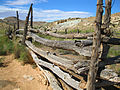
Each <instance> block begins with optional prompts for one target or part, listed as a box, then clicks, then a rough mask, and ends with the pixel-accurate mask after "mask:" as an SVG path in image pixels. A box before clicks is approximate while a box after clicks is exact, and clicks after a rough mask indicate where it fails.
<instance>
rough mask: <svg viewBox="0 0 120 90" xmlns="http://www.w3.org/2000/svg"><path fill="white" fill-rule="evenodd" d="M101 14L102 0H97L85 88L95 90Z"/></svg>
mask: <svg viewBox="0 0 120 90" xmlns="http://www.w3.org/2000/svg"><path fill="white" fill-rule="evenodd" d="M102 14H103V0H97V12H96V20H95V24H96V26H95V32H94V37H93V51H92V56H91V63H90V69H89V73H88V79H87V90H95V83H96V75H97V71H98V58H99V54H100V44H101V24H102Z"/></svg>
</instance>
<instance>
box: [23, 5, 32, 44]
mask: <svg viewBox="0 0 120 90" xmlns="http://www.w3.org/2000/svg"><path fill="white" fill-rule="evenodd" d="M32 5H33V4H31V6H30V9H29V12H28V15H27V17H26V20H25V27H24V33H23V38H22V44H24V45H25V40H26V36H27V31H28V23H29V16H30V12H31V8H32Z"/></svg>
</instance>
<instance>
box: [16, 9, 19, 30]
mask: <svg viewBox="0 0 120 90" xmlns="http://www.w3.org/2000/svg"><path fill="white" fill-rule="evenodd" d="M16 16H17V30H18V29H19V14H18V11H16Z"/></svg>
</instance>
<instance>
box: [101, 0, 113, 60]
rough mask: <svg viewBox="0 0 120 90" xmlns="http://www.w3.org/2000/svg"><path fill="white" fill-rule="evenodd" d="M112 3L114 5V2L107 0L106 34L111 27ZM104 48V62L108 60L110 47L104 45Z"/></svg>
mask: <svg viewBox="0 0 120 90" xmlns="http://www.w3.org/2000/svg"><path fill="white" fill-rule="evenodd" d="M111 3H112V0H105V16H104V32H107V29H109V25H110V19H111ZM106 34H107V33H106ZM106 36H109V35H106ZM102 46H103V51H102V55H101V59H102V60H104V59H106V58H107V54H108V51H109V49H110V45H107V44H102Z"/></svg>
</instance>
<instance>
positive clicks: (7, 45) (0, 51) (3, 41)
mask: <svg viewBox="0 0 120 90" xmlns="http://www.w3.org/2000/svg"><path fill="white" fill-rule="evenodd" d="M12 52H13V42H12V41H11V40H9V39H8V37H7V36H4V35H3V36H0V55H7V54H10V53H12Z"/></svg>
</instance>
